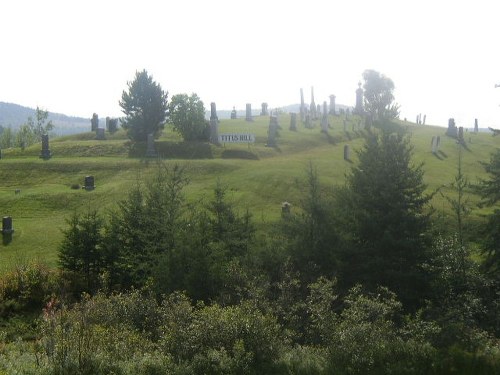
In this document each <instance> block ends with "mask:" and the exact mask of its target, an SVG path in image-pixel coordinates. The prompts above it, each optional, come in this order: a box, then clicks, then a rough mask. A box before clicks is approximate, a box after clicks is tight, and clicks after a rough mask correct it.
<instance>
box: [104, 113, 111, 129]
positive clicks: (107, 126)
mask: <svg viewBox="0 0 500 375" xmlns="http://www.w3.org/2000/svg"><path fill="white" fill-rule="evenodd" d="M109 120H110V118H109V116H106V127H105V128H104V129H106V130H107V131H109Z"/></svg>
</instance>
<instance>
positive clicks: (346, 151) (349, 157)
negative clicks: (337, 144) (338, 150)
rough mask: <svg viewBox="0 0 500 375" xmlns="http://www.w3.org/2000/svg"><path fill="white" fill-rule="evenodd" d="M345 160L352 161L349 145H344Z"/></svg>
mask: <svg viewBox="0 0 500 375" xmlns="http://www.w3.org/2000/svg"><path fill="white" fill-rule="evenodd" d="M344 160H348V161H349V160H351V149H350V147H349V145H344Z"/></svg>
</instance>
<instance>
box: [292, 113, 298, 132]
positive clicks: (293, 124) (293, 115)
mask: <svg viewBox="0 0 500 375" xmlns="http://www.w3.org/2000/svg"><path fill="white" fill-rule="evenodd" d="M290 130H291V131H294V132H295V131H297V114H296V113H290Z"/></svg>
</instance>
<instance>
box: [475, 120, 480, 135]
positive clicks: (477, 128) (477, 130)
mask: <svg viewBox="0 0 500 375" xmlns="http://www.w3.org/2000/svg"><path fill="white" fill-rule="evenodd" d="M477 132H479V124H478V122H477V118H476V119H474V133H477Z"/></svg>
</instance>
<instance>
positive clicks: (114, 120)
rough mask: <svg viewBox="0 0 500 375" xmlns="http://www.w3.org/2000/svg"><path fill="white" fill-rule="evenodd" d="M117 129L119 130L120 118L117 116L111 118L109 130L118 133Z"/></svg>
mask: <svg viewBox="0 0 500 375" xmlns="http://www.w3.org/2000/svg"><path fill="white" fill-rule="evenodd" d="M117 130H118V119H117V118H112V119H110V120H109V124H108V132H110V133H111V134H113V133H116V131H117Z"/></svg>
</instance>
